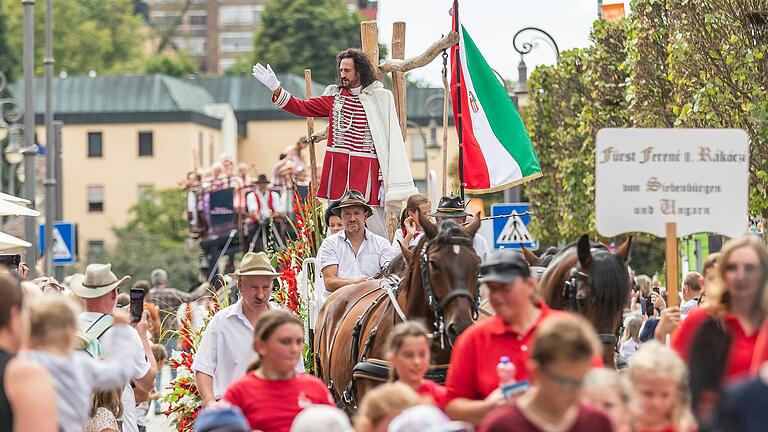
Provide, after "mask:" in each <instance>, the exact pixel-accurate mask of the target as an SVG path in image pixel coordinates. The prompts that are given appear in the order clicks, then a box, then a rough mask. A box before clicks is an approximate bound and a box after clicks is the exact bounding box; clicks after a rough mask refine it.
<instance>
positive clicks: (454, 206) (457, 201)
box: [429, 195, 491, 262]
mask: <svg viewBox="0 0 768 432" xmlns="http://www.w3.org/2000/svg"><path fill="white" fill-rule="evenodd" d="M429 215H430V216H432V217H434V218H435V223H436V224H437V225H440V223H442V222H443V221H444V220H446V219H453V220H454V221H455V222H456V223H457V224H459V225H461V226H463V225H464V224H465V223H466V222H467V217H469V216H471V215H470V214H469V213H467V211H466V210H464V200H462V199H461V197H459V196H456V195H450V196H444V197H442V198H440V203H439V204H438V205H437V210H435V211H433V212H432V213H430V214H429ZM472 247H473V248H474V249H475V253H476V254H477V256H479V257H480V260H481V261H483V262H485V260H486V258H488V257H489V256H490V254H491V248H490V247H489V246H488V242H487V241H486V240H485V238H483V236H481V235H480V234H475V238H473V239H472Z"/></svg>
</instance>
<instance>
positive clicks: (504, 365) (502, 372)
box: [496, 356, 528, 400]
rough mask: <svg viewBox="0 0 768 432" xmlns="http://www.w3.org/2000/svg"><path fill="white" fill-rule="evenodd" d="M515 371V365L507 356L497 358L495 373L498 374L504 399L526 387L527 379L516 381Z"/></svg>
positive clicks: (512, 396)
mask: <svg viewBox="0 0 768 432" xmlns="http://www.w3.org/2000/svg"><path fill="white" fill-rule="evenodd" d="M516 372H517V370H516V368H515V365H514V364H512V362H511V361H510V360H509V357H507V356H504V357H502V358H501V359H499V364H498V365H497V366H496V373H497V374H498V375H499V388H500V389H501V392H502V394H503V395H504V399H507V400H509V399H512V398H514V397H516V396H518V395H520V394H522V393H524V392H525V391H526V390H527V389H528V381H517V380H516V379H515V373H516Z"/></svg>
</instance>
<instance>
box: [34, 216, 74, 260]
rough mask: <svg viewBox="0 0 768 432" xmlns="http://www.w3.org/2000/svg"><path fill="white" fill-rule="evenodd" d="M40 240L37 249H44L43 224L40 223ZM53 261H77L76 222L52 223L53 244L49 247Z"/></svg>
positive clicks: (40, 250)
mask: <svg viewBox="0 0 768 432" xmlns="http://www.w3.org/2000/svg"><path fill="white" fill-rule="evenodd" d="M39 239H40V241H39V242H38V243H39V244H38V246H39V249H38V251H39V252H40V254H41V255H42V254H43V252H44V251H45V240H46V239H45V224H40V235H39ZM51 249H52V250H51V254H52V255H53V263H54V264H56V265H67V264H74V263H76V262H77V224H75V223H71V222H55V223H54V224H53V245H52V247H51Z"/></svg>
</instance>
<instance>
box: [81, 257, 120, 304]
mask: <svg viewBox="0 0 768 432" xmlns="http://www.w3.org/2000/svg"><path fill="white" fill-rule="evenodd" d="M129 280H131V277H130V276H123V277H122V278H121V279H118V278H117V276H115V274H114V273H112V264H88V267H86V268H85V274H84V275H83V274H81V273H77V274H74V275H72V279H71V280H70V281H69V287H70V289H71V290H72V292H74V293H75V294H76V295H77V296H78V297H82V298H96V297H101V296H103V295H104V294H106V293H108V292H110V291H112V290H114V289H117V287H119V286H120V285H122V284H123V283H125V282H127V281H129Z"/></svg>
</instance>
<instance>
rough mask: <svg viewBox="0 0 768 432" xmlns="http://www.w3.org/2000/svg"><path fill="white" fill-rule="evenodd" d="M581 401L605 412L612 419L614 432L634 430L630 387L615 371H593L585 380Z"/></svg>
mask: <svg viewBox="0 0 768 432" xmlns="http://www.w3.org/2000/svg"><path fill="white" fill-rule="evenodd" d="M581 401H582V402H583V403H584V404H586V405H589V406H591V407H593V408H598V409H601V410H603V412H605V413H606V414H607V415H608V417H609V418H610V419H611V423H612V424H613V430H614V432H630V431H631V430H632V428H631V426H630V423H629V418H628V417H627V415H626V414H627V409H628V408H629V385H628V383H627V381H626V380H625V379H624V377H622V376H621V375H619V373H618V372H616V371H615V370H613V369H605V368H603V369H592V370H591V371H589V373H588V374H587V376H586V377H585V378H584V387H583V388H582V391H581Z"/></svg>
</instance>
